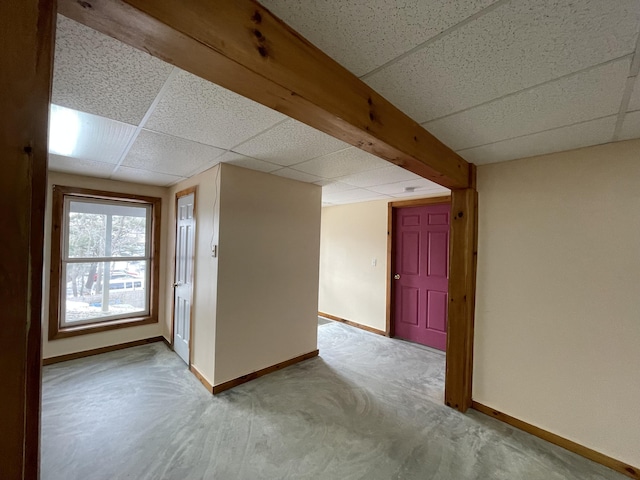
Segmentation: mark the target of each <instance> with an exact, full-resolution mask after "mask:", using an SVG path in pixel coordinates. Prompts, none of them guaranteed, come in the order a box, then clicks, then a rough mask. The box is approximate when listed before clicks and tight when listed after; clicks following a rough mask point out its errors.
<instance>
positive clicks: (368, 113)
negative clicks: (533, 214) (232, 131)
mask: <svg viewBox="0 0 640 480" xmlns="http://www.w3.org/2000/svg"><path fill="white" fill-rule="evenodd" d="M58 11H59V12H60V13H61V14H62V15H64V16H66V17H69V18H71V19H73V20H76V21H78V22H80V23H83V24H85V25H87V26H89V27H91V28H93V29H95V30H98V31H100V32H102V33H104V34H106V35H109V36H111V37H114V38H116V39H118V40H120V41H122V42H124V43H127V44H129V45H131V46H133V47H135V48H138V49H141V50H144V51H147V52H149V53H150V54H151V55H154V56H156V57H159V58H161V59H162V60H164V61H166V62H168V63H170V64H173V65H175V66H177V67H179V68H181V69H183V70H186V71H188V72H190V73H193V74H194V75H197V76H199V77H202V78H204V79H206V80H209V81H211V82H213V83H216V84H218V85H220V86H222V87H224V88H227V89H229V90H231V91H233V92H235V93H238V94H240V95H242V96H244V97H247V98H250V99H252V100H255V101H256V102H258V103H261V104H263V105H265V106H267V107H270V108H272V109H274V110H277V111H279V112H282V113H284V114H286V115H288V116H290V117H292V118H295V119H296V120H299V121H301V122H303V123H306V124H307V125H310V126H312V127H314V128H316V129H318V130H321V131H323V132H325V133H328V134H329V135H332V136H334V137H336V138H339V139H341V140H343V141H345V142H347V143H349V144H351V145H354V146H356V147H358V148H361V149H363V150H366V151H368V152H370V153H372V154H374V155H377V156H378V157H381V158H383V159H385V160H387V161H389V162H391V163H394V164H395V165H398V166H400V167H403V168H405V169H407V170H410V171H412V172H414V173H416V174H417V175H420V176H422V177H424V178H428V179H429V180H432V181H434V182H436V183H438V184H440V185H443V186H445V187H448V188H467V187H468V186H469V171H470V168H469V164H468V163H467V162H466V161H465V160H464V159H463V158H461V157H460V156H459V155H457V154H456V153H455V152H454V151H453V150H451V149H450V148H449V147H447V146H446V145H444V144H443V143H442V142H440V141H439V140H438V139H437V138H435V137H434V136H433V135H431V134H430V133H429V132H427V131H426V130H425V129H424V128H423V127H422V126H421V125H419V124H418V123H417V122H415V121H414V120H412V119H411V118H409V117H408V116H407V115H405V114H404V113H402V112H401V111H400V110H398V109H397V108H396V107H394V106H393V105H392V104H391V103H390V102H388V101H387V100H385V99H384V98H383V97H382V96H381V95H379V94H378V93H376V92H375V91H374V90H373V89H372V88H371V87H369V86H368V85H367V84H365V83H364V82H362V81H361V80H360V79H358V78H357V77H356V76H355V75H353V74H352V73H351V72H349V71H348V70H347V69H345V68H344V67H342V66H341V65H339V64H338V63H337V62H336V61H334V60H333V59H331V58H330V57H329V56H327V55H326V54H324V53H323V52H322V51H321V50H319V49H318V48H317V47H315V46H314V45H312V44H311V43H309V42H308V41H307V40H306V39H304V38H303V37H302V36H300V35H299V34H298V33H297V32H295V31H294V30H292V29H291V28H290V27H288V26H287V25H286V24H285V23H284V22H282V21H281V20H280V19H278V18H277V17H276V16H274V15H273V14H271V13H270V12H269V11H268V10H267V9H265V8H264V7H262V6H261V5H260V4H258V3H256V2H254V1H253V0H181V1H179V2H178V1H175V0H59V2H58Z"/></svg>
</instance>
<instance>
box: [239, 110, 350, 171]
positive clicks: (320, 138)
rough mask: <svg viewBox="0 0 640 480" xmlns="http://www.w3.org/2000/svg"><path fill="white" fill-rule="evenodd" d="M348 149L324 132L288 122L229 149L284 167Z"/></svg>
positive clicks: (293, 121)
mask: <svg viewBox="0 0 640 480" xmlns="http://www.w3.org/2000/svg"><path fill="white" fill-rule="evenodd" d="M350 146H351V145H349V144H348V143H344V142H343V141H341V140H338V139H337V138H333V137H332V136H330V135H327V134H326V133H324V132H321V131H319V130H316V129H315V128H312V127H309V126H307V125H305V124H304V123H301V122H298V121H296V120H293V119H290V120H288V121H286V122H284V123H281V124H279V125H276V126H275V127H273V128H271V129H269V130H267V131H266V132H264V133H261V134H260V135H258V136H257V137H254V138H252V139H251V140H249V141H247V142H245V143H243V144H242V145H239V146H237V147H235V148H234V149H233V150H234V151H236V152H239V153H242V154H244V155H249V156H250V157H254V158H259V159H261V160H267V161H268V162H271V163H277V164H278V165H282V166H285V167H286V166H289V165H294V164H296V163H301V162H304V161H305V160H309V159H311V158H315V157H320V156H322V155H327V154H328V153H333V152H337V151H338V150H344V149H345V148H349V147H350Z"/></svg>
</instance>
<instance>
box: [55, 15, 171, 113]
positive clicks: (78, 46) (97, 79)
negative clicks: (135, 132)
mask: <svg viewBox="0 0 640 480" xmlns="http://www.w3.org/2000/svg"><path fill="white" fill-rule="evenodd" d="M172 68H173V67H172V66H171V65H169V64H167V63H164V62H163V61H161V60H159V59H157V58H155V57H152V56H151V55H149V54H147V53H145V52H142V51H140V50H136V49H135V48H133V47H130V46H128V45H125V44H124V43H122V42H119V41H118V40H115V39H113V38H110V37H107V36H106V35H103V34H101V33H98V32H96V31H95V30H92V29H91V28H89V27H86V26H84V25H81V24H79V23H77V22H74V21H73V20H69V19H68V18H66V17H63V16H61V15H58V26H57V30H56V46H55V61H54V64H53V92H52V102H53V103H55V104H57V105H62V106H64V107H69V108H73V109H75V110H80V111H82V112H88V113H93V114H95V115H100V116H103V117H107V118H111V119H113V120H119V121H121V122H126V123H131V124H134V125H138V123H139V122H140V120H142V117H144V115H145V113H146V112H147V110H148V109H149V106H150V105H151V103H152V102H153V100H154V99H155V97H156V95H157V94H158V92H159V91H160V89H161V88H162V85H163V84H164V82H165V80H166V79H167V77H168V76H169V73H170V72H171V70H172Z"/></svg>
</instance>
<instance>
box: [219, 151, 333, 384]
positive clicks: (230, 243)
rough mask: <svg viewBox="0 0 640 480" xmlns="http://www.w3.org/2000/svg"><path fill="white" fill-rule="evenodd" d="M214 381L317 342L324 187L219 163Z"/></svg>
mask: <svg viewBox="0 0 640 480" xmlns="http://www.w3.org/2000/svg"><path fill="white" fill-rule="evenodd" d="M220 201H221V202H220V244H219V282H218V310H217V321H216V346H215V376H214V380H215V384H216V385H218V384H221V383H224V382H226V381H228V380H232V379H234V378H237V377H240V376H242V375H245V374H248V373H251V372H254V371H256V370H260V369H262V368H265V367H269V366H272V365H274V364H276V363H279V362H282V361H285V360H289V359H291V358H294V357H297V356H299V355H302V354H305V353H309V352H312V351H314V350H315V349H316V348H317V325H318V322H317V312H318V263H319V253H318V252H319V248H320V210H321V188H320V187H318V186H317V185H312V184H308V183H302V182H297V181H294V180H290V179H287V178H282V177H277V176H274V175H268V174H265V173H261V172H255V171H252V170H246V169H243V168H239V167H235V166H233V165H227V164H223V165H222V172H221V196H220Z"/></svg>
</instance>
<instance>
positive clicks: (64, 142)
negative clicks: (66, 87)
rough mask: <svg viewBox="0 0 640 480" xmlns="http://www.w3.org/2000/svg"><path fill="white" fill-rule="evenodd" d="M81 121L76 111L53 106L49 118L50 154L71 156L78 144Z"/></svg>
mask: <svg viewBox="0 0 640 480" xmlns="http://www.w3.org/2000/svg"><path fill="white" fill-rule="evenodd" d="M79 133H80V119H79V118H78V114H77V113H76V112H75V110H71V109H69V108H64V107H60V106H58V105H53V104H52V105H51V114H50V116H49V153H55V154H57V155H64V156H67V157H69V156H71V155H73V151H74V150H75V148H76V145H77V143H78V135H79Z"/></svg>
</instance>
